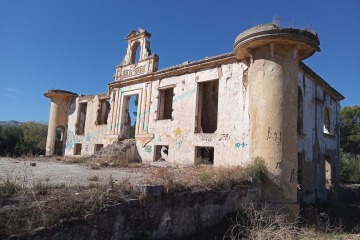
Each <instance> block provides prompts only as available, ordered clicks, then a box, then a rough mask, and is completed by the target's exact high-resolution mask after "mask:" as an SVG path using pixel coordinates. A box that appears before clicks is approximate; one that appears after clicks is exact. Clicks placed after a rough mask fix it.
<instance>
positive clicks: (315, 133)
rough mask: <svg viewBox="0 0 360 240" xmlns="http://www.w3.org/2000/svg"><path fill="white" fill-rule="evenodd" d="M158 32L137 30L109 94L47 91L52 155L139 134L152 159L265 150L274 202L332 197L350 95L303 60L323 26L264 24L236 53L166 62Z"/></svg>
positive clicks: (142, 150) (89, 150) (142, 154)
mask: <svg viewBox="0 0 360 240" xmlns="http://www.w3.org/2000/svg"><path fill="white" fill-rule="evenodd" d="M150 36H151V34H150V33H149V32H147V31H146V30H143V29H139V31H134V30H133V31H131V32H130V33H129V35H128V36H127V37H126V41H127V42H128V47H127V49H126V54H125V57H124V60H123V62H122V63H121V64H120V65H118V66H116V70H115V74H114V81H113V82H110V83H109V84H108V92H107V93H105V94H98V95H85V96H84V95H77V94H76V93H72V92H69V91H64V90H49V91H48V92H46V93H45V96H46V97H48V98H50V100H51V108H50V119H49V130H48V138H47V145H46V154H47V155H55V154H57V155H65V156H73V155H81V156H84V155H91V154H93V153H95V152H97V151H99V150H100V149H101V148H103V147H106V146H107V145H109V144H111V143H113V142H114V141H117V140H118V139H126V138H129V137H131V136H133V135H134V137H135V139H136V147H137V152H138V154H137V157H138V158H140V159H141V161H142V162H152V161H157V160H159V159H162V160H166V161H168V162H169V163H175V164H196V163H207V164H213V165H214V166H235V165H244V164H246V163H249V162H251V161H253V160H255V159H262V160H264V161H265V162H266V165H267V167H268V170H269V172H270V173H271V174H272V175H273V180H274V182H275V185H274V186H272V187H269V188H266V189H265V190H264V192H263V193H262V196H263V197H264V198H266V200H267V201H272V202H275V203H279V204H280V205H286V206H287V205H289V206H290V208H291V206H292V205H294V208H296V203H297V202H299V201H304V202H313V201H315V200H317V199H320V200H321V199H326V198H328V197H329V193H331V191H334V185H336V183H337V180H338V177H339V110H340V101H341V100H342V99H344V97H343V96H342V95H341V94H340V93H339V92H337V91H336V90H335V89H333V88H332V87H331V86H330V85H329V84H328V83H327V82H326V81H325V80H323V79H322V78H321V77H320V76H319V75H317V74H316V73H315V72H314V71H313V70H311V69H310V68H309V67H308V66H307V65H305V64H304V63H303V62H302V60H303V59H306V58H308V57H310V56H311V55H313V54H314V53H315V52H316V51H319V44H320V42H319V39H318V36H317V34H316V33H314V32H311V31H308V30H300V29H293V28H281V27H278V26H276V25H274V24H262V25H257V26H255V27H253V28H250V29H248V30H246V31H244V32H242V33H240V34H239V35H238V36H237V38H236V40H235V43H234V47H233V52H230V53H226V54H222V55H218V56H215V57H210V58H205V59H202V60H199V61H195V62H184V63H182V64H179V65H176V66H173V67H169V68H166V69H160V70H159V69H158V62H159V57H158V56H157V55H156V54H153V53H152V52H151V50H150V41H149V40H150ZM137 55H138V59H136V56H137ZM134 98H136V99H137V106H136V109H135V110H133V109H131V107H130V105H131V104H130V102H131V99H134ZM134 106H135V105H134ZM133 112H134V113H133ZM131 114H136V122H135V124H134V125H133V126H131V125H132V123H131V117H130V115H131ZM131 128H132V129H131Z"/></svg>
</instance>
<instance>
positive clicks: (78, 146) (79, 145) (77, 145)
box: [74, 143, 82, 155]
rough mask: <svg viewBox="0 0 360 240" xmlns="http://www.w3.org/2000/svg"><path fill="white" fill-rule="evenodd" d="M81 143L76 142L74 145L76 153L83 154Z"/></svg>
mask: <svg viewBox="0 0 360 240" xmlns="http://www.w3.org/2000/svg"><path fill="white" fill-rule="evenodd" d="M81 148H82V145H81V143H75V145H74V155H81Z"/></svg>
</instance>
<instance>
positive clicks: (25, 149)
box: [20, 122, 48, 154]
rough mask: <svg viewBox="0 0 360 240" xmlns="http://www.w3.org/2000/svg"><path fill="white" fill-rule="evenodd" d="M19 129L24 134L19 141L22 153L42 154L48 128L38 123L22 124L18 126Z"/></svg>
mask: <svg viewBox="0 0 360 240" xmlns="http://www.w3.org/2000/svg"><path fill="white" fill-rule="evenodd" d="M20 127H21V129H22V131H23V133H24V136H23V139H22V141H21V149H22V153H23V154H42V153H44V151H45V145H46V137H47V129H48V126H47V125H46V124H43V123H40V122H24V123H21V124H20Z"/></svg>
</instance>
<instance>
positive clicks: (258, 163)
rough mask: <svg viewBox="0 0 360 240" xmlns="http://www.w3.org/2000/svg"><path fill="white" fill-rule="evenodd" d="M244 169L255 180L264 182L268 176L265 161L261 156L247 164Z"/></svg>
mask: <svg viewBox="0 0 360 240" xmlns="http://www.w3.org/2000/svg"><path fill="white" fill-rule="evenodd" d="M244 171H245V173H246V174H247V175H249V177H251V178H252V180H253V181H254V182H259V183H264V182H265V181H266V179H267V178H268V175H267V169H266V164H265V161H264V160H262V159H260V158H256V159H255V160H254V161H252V162H250V163H249V164H247V165H246V166H245V169H244Z"/></svg>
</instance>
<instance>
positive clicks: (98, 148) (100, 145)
mask: <svg viewBox="0 0 360 240" xmlns="http://www.w3.org/2000/svg"><path fill="white" fill-rule="evenodd" d="M103 147H104V144H95V146H94V153H97V152H98V151H100V150H101V149H102V148H103Z"/></svg>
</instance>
